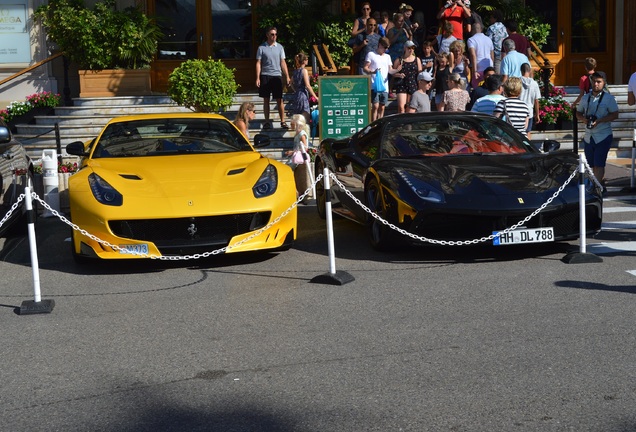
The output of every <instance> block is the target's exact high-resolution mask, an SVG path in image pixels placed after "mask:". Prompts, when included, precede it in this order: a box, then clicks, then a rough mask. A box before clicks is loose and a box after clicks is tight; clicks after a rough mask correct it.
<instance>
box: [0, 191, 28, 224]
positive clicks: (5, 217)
mask: <svg viewBox="0 0 636 432" xmlns="http://www.w3.org/2000/svg"><path fill="white" fill-rule="evenodd" d="M25 196H26V194H20V196H19V197H18V199H17V200H16V201H15V202H14V203H13V205H12V206H11V208H10V209H9V211H8V212H7V214H6V215H5V216H4V217H3V218H2V220H0V227H2V225H4V224H5V222H6V221H8V220H9V218H10V217H11V215H12V214H13V212H14V211H16V210H17V209H18V207H20V203H21V202H22V200H23V199H24V197H25Z"/></svg>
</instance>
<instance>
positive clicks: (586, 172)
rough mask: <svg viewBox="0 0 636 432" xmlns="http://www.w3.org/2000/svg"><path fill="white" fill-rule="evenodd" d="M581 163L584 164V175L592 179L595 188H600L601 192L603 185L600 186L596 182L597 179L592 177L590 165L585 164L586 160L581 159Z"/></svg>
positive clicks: (599, 183)
mask: <svg viewBox="0 0 636 432" xmlns="http://www.w3.org/2000/svg"><path fill="white" fill-rule="evenodd" d="M583 163H584V164H585V174H586V175H587V176H588V177H589V178H591V179H592V181H594V183H596V186H598V187H599V188H601V190H602V189H603V185H602V184H601V182H599V181H598V179H597V178H596V177H595V176H594V172H593V171H592V168H590V165H589V164H588V163H587V159H586V158H583Z"/></svg>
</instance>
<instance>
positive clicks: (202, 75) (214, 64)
mask: <svg viewBox="0 0 636 432" xmlns="http://www.w3.org/2000/svg"><path fill="white" fill-rule="evenodd" d="M238 87H239V85H238V84H237V83H236V80H235V79H234V69H229V68H228V67H227V66H225V64H224V63H223V62H222V61H220V60H213V59H212V58H209V59H208V60H200V59H191V60H187V61H185V62H183V63H181V65H180V66H179V67H177V68H176V69H175V70H173V71H172V73H171V74H170V76H169V77H168V95H169V96H170V97H171V98H172V99H173V100H174V101H175V102H176V103H178V104H179V105H183V106H184V107H186V108H189V109H192V110H194V111H197V112H219V111H221V110H224V109H226V108H227V107H229V106H230V105H232V101H233V99H234V95H236V91H237V90H238Z"/></svg>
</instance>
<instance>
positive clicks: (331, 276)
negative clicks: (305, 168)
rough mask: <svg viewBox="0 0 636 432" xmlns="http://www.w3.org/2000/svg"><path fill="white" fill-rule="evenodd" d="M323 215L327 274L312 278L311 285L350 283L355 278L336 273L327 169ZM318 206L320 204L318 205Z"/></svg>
mask: <svg viewBox="0 0 636 432" xmlns="http://www.w3.org/2000/svg"><path fill="white" fill-rule="evenodd" d="M322 176H323V179H322V180H323V182H324V194H325V213H326V218H327V247H328V251H329V273H324V274H321V275H318V276H316V277H314V278H313V279H312V280H311V282H312V283H320V284H327V285H344V284H346V283H349V282H352V281H354V280H355V278H354V277H353V276H352V275H350V274H349V273H347V272H344V271H336V253H335V247H334V241H333V216H332V214H331V193H330V187H329V168H325V169H324V170H323V174H322ZM318 205H320V204H318Z"/></svg>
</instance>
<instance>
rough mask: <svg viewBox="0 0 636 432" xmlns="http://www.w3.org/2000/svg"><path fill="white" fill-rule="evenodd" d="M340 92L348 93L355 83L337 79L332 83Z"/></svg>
mask: <svg viewBox="0 0 636 432" xmlns="http://www.w3.org/2000/svg"><path fill="white" fill-rule="evenodd" d="M334 86H335V87H336V88H337V89H338V91H339V92H340V93H350V92H351V91H352V90H353V87H354V86H355V84H354V83H353V81H338V82H337V83H335V84H334Z"/></svg>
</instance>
